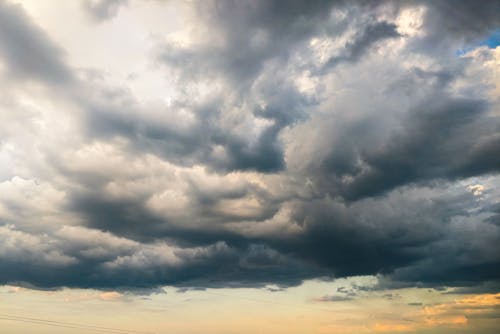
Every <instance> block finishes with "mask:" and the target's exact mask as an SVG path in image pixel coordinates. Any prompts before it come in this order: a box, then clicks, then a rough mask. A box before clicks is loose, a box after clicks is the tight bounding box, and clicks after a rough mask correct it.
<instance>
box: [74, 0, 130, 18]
mask: <svg viewBox="0 0 500 334" xmlns="http://www.w3.org/2000/svg"><path fill="white" fill-rule="evenodd" d="M127 2H128V0H83V1H82V7H83V8H84V9H85V11H86V12H87V13H88V14H89V15H90V17H92V18H93V19H94V20H96V21H98V22H102V21H104V20H107V19H110V18H113V17H114V16H115V15H116V14H117V13H118V11H119V9H120V7H122V6H124V5H126V4H127Z"/></svg>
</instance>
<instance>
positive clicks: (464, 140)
mask: <svg viewBox="0 0 500 334" xmlns="http://www.w3.org/2000/svg"><path fill="white" fill-rule="evenodd" d="M487 108H488V106H487V102H486V101H482V100H473V99H456V98H454V99H452V98H449V97H447V96H445V95H431V96H428V97H426V100H425V101H423V102H421V103H420V104H418V105H416V106H414V107H413V110H411V111H410V113H409V115H408V117H407V119H405V120H404V121H403V125H402V129H398V130H395V131H393V134H392V135H391V136H389V137H388V139H387V140H386V141H385V142H383V143H381V144H380V145H378V146H376V147H366V146H364V145H365V144H364V143H363V142H359V141H358V142H355V143H352V141H351V142H347V143H346V142H344V141H339V142H338V144H337V145H338V146H335V147H334V148H333V149H332V153H331V154H330V155H329V156H328V157H327V159H325V160H324V162H323V164H322V166H321V171H322V173H320V174H317V175H316V177H320V180H319V181H318V182H319V183H320V184H322V185H327V187H328V188H326V189H325V190H326V191H329V190H327V189H331V190H332V191H333V192H332V193H333V194H334V195H340V196H342V197H343V198H344V199H346V200H357V199H360V198H363V197H370V196H376V195H380V194H383V193H384V192H386V191H388V190H391V189H394V188H396V187H399V186H402V185H405V184H411V183H415V182H429V181H432V180H439V179H448V180H455V179H460V178H466V177H470V176H476V175H482V174H488V173H496V172H498V171H499V170H500V158H499V155H498V154H495V152H499V149H500V146H499V137H498V135H497V133H498V130H499V120H498V117H495V116H489V115H485V111H486V110H487ZM362 128H363V127H361V129H362ZM355 129H356V128H355V127H351V128H348V129H346V132H351V133H353V131H355ZM346 138H348V137H346ZM345 177H348V179H347V181H341V180H342V178H345ZM336 191H338V193H335V192H336Z"/></svg>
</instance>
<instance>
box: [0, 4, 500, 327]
mask: <svg viewBox="0 0 500 334" xmlns="http://www.w3.org/2000/svg"><path fill="white" fill-rule="evenodd" d="M124 4H125V2H109V1H108V2H99V3H90V2H86V3H85V6H84V8H86V9H84V10H90V12H91V13H93V15H94V16H95V17H96V18H97V19H98V20H101V21H102V20H104V19H106V18H110V17H113V16H114V15H115V14H116V12H117V11H118V9H120V8H121V9H122V10H124V11H127V15H136V14H134V10H133V9H134V7H133V6H134V5H135V4H133V3H131V4H130V5H129V6H127V7H123V6H124ZM144 6H145V7H144V8H146V9H147V8H148V7H147V6H148V4H144ZM159 6H160V5H159ZM165 6H166V5H165ZM172 6H175V4H173V5H172ZM178 6H179V8H181V9H182V10H179V12H178V13H179V16H182V17H183V20H184V21H182V20H180V21H179V22H177V23H178V26H177V25H175V24H173V26H175V27H174V28H172V29H173V30H172V31H169V32H168V33H165V32H164V31H161V30H159V33H158V34H155V32H154V31H153V32H152V33H151V34H149V30H148V36H150V37H148V38H146V37H144V31H143V30H141V29H142V28H138V27H137V26H135V25H130V26H127V29H130V31H131V34H133V33H135V34H136V35H133V36H141V37H140V38H137V39H135V38H134V39H133V43H138V44H140V43H146V44H148V45H147V47H145V46H144V45H142V44H141V47H142V48H140V50H143V49H144V48H147V49H149V50H150V52H149V53H144V54H143V52H142V51H140V52H137V53H133V52H132V49H133V48H132V47H131V50H130V51H131V52H132V53H133V57H136V56H137V64H138V65H137V66H138V68H140V69H141V70H140V71H139V72H141V73H140V74H138V75H137V76H136V77H135V78H133V79H131V77H130V76H129V74H130V73H129V72H128V69H123V73H121V72H120V71H118V72H120V73H116V71H115V70H114V67H109V68H94V69H80V68H76V67H75V68H73V67H71V66H70V65H69V64H72V62H71V59H68V60H66V57H67V56H68V55H71V54H74V53H68V54H66V55H65V52H64V51H63V49H64V47H66V45H61V46H57V45H56V43H55V42H54V40H55V38H53V37H51V36H48V34H47V33H46V32H44V31H43V30H42V27H39V26H37V25H35V24H34V23H33V22H34V19H32V18H31V17H29V16H28V14H27V13H26V12H25V11H24V10H23V9H22V7H21V6H16V5H11V4H9V3H4V4H1V5H0V16H4V17H5V20H0V22H1V23H0V34H1V35H2V36H3V37H4V38H1V40H2V42H0V64H1V66H0V69H1V72H2V74H3V76H2V77H1V78H0V80H1V82H2V85H3V86H4V87H5V92H6V93H3V94H2V93H0V94H1V95H0V96H1V97H2V99H0V117H1V118H2V120H4V122H2V124H0V134H1V137H2V139H1V141H0V162H1V163H2V166H5V167H4V168H2V170H1V171H0V193H2V194H3V196H2V197H1V199H0V238H1V239H2V243H1V246H0V269H1V270H0V283H2V284H14V283H16V284H17V283H22V284H24V285H27V286H34V287H38V288H60V287H63V286H68V287H84V288H89V287H93V288H101V289H106V290H113V291H115V290H116V291H124V290H127V289H130V290H134V289H135V291H138V290H137V289H146V290H147V289H153V290H154V289H156V288H157V287H159V286H162V285H175V286H178V287H179V288H206V287H236V286H257V287H266V286H267V285H273V286H276V287H277V288H279V289H281V288H284V287H288V286H294V285H298V284H300V283H301V282H302V281H303V280H305V279H312V278H318V279H331V278H334V277H335V278H339V277H350V276H355V275H374V276H376V277H377V278H378V283H377V285H376V286H374V287H370V288H369V289H373V290H376V289H387V288H401V287H408V286H427V287H433V288H439V287H443V286H451V287H455V288H456V290H454V291H457V292H458V291H460V290H461V289H463V291H470V290H468V289H482V290H481V291H482V292H484V291H495V290H497V289H498V277H499V274H500V273H499V271H498V269H497V268H499V265H498V264H499V263H500V258H499V256H498V254H500V250H499V246H498V245H499V244H500V243H499V242H498V241H499V240H500V225H499V224H498V213H499V210H498V196H499V192H498V190H497V189H499V179H498V171H499V170H500V161H499V160H498V159H499V158H498V157H499V155H498V154H496V153H497V152H498V151H499V150H500V141H499V140H500V139H499V136H498V132H499V131H498V130H499V118H498V117H499V115H498V110H499V109H498V107H499V105H500V104H499V101H498V98H497V97H496V95H495V92H496V90H498V82H497V81H498V80H496V79H495V77H494V73H495V72H494V70H495V68H496V67H495V64H496V62H498V52H497V51H496V50H494V49H489V48H487V47H484V46H483V47H478V48H477V49H475V50H472V51H470V52H468V53H467V54H465V55H462V56H457V55H456V53H455V51H456V50H458V49H460V48H461V47H462V44H464V43H468V41H469V40H471V39H475V38H483V39H484V36H485V34H487V33H488V31H490V30H491V29H493V28H495V25H496V22H497V21H496V19H497V15H495V14H494V11H493V9H494V6H495V5H492V4H490V3H486V2H485V3H484V4H483V3H481V4H475V6H477V7H478V8H476V7H474V8H471V7H470V5H468V4H465V3H462V2H456V3H454V4H453V5H452V4H451V3H448V2H440V4H434V3H433V2H432V3H431V2H426V1H415V2H405V3H404V4H400V3H395V2H391V1H387V2H380V3H377V4H368V3H365V2H356V3H352V2H343V1H339V2H331V1H324V2H323V1H314V2H305V1H292V2H290V3H288V4H287V5H286V6H285V5H283V4H282V3H281V2H276V1H253V2H248V3H246V2H232V1H220V2H202V3H182V4H178ZM447 6H448V7H449V6H454V7H453V10H446V7H447ZM141 8H142V7H141ZM144 8H143V10H146V9H144ZM155 8H156V7H155ZM175 8H177V7H175ZM465 9H470V10H465ZM79 10H82V8H80V9H79ZM448 13H449V15H450V17H448V16H447V15H448ZM459 13H460V14H459ZM480 14H481V15H483V14H484V15H485V19H484V20H479V19H478V18H479V17H480ZM137 15H138V14H137ZM459 17H460V18H461V19H460V20H461V21H462V22H466V23H470V25H467V24H465V25H461V26H460V28H457V29H451V30H450V29H449V28H450V27H451V28H453V27H455V26H456V22H455V21H454V20H455V19H458V18H459ZM440 19H442V20H443V26H440V25H439V24H437V22H439V20H440ZM118 21H120V20H113V21H109V22H108V23H107V24H104V25H99V28H98V29H102V30H106V29H111V30H112V31H115V32H116V31H121V30H120V29H123V28H124V27H123V26H121V24H123V23H121V22H118ZM476 21H478V22H476ZM479 21H480V22H479ZM37 22H38V21H37ZM40 22H43V21H40ZM473 22H476V23H474V24H473ZM80 23H81V22H80ZM177 23H176V24H177ZM82 24H83V23H82ZM84 25H86V27H88V29H89V31H90V32H92V33H96V31H97V30H95V29H97V28H95V27H94V25H92V24H90V23H89V22H88V21H85V23H84ZM115 25H116V26H115ZM152 26H154V25H152ZM150 28H151V27H150V26H148V29H150ZM153 28H154V27H153ZM153 28H151V29H153ZM93 29H94V30H93ZM176 29H177V30H176ZM153 30H154V29H153ZM127 31H128V30H127ZM160 35H161V36H162V37H161V38H158V36H160ZM131 36H132V35H131ZM143 37H144V38H143ZM62 40H64V39H62ZM137 41H140V42H137ZM146 41H147V42H146ZM89 43H90V44H91V41H90V42H89ZM131 43H132V42H131ZM63 44H64V43H63ZM114 47H116V46H114ZM127 47H128V46H127ZM110 48H113V46H111V45H110ZM120 50H121V49H120ZM134 50H135V49H134ZM75 52H77V51H75ZM88 52H89V53H92V50H91V48H90V49H89V51H88ZM116 52H118V51H116ZM134 52H135V51H134ZM94 56H95V55H94ZM125 56H126V55H125V54H123V57H125ZM131 57H132V56H131ZM89 59H92V57H89ZM135 63H136V62H135V61H134V64H135ZM144 64H147V66H146V65H144ZM96 67H98V66H97V65H96ZM134 71H135V69H134ZM110 72H111V73H110ZM89 73H94V74H96V73H98V74H99V75H88V74H89ZM153 77H154V78H155V80H158V81H157V82H156V81H155V82H154V83H151V82H150V79H151V78H153ZM124 78H127V79H124ZM495 80H496V81H495ZM31 82H35V83H36V84H35V85H30V84H27V83H31ZM20 83H22V84H20ZM141 85H143V86H141ZM151 85H153V86H155V89H152V88H151ZM138 87H142V88H141V89H142V90H141V89H138ZM145 87H146V88H147V89H146V88H145ZM40 88H41V89H40ZM144 90H147V91H148V92H149V91H151V95H155V94H156V93H155V92H159V93H157V94H156V96H154V97H151V96H144V95H143V94H142V93H141V92H144ZM167 97H168V98H167ZM54 268H55V269H57V270H54ZM366 289H368V288H366ZM140 291H144V290H140ZM361 291H363V290H362V288H361V287H358V288H356V287H352V288H351V289H348V290H339V291H337V293H335V294H333V295H327V296H324V297H322V300H324V301H328V300H334V301H339V300H347V299H350V298H354V297H355V296H357V295H358V294H360V293H362V292H361ZM386 298H393V296H386ZM383 325H384V324H380V326H382V327H380V326H379V329H380V330H382V328H383ZM395 329H396V330H397V329H398V328H395ZM400 329H401V328H400Z"/></svg>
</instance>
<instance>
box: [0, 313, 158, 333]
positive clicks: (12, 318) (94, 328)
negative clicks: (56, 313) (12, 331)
mask: <svg viewBox="0 0 500 334" xmlns="http://www.w3.org/2000/svg"><path fill="white" fill-rule="evenodd" d="M0 320H10V321H17V322H25V323H33V324H38V325H47V326H53V327H63V328H74V329H85V330H89V331H94V332H104V333H115V334H153V333H151V332H143V331H135V330H126V329H119V328H112V327H102V326H95V325H85V324H77V323H73V322H64V321H56V320H46V319H40V318H31V317H23V316H17V315H10V314H0Z"/></svg>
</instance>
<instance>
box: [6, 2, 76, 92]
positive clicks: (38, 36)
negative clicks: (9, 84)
mask: <svg viewBox="0 0 500 334" xmlns="http://www.w3.org/2000/svg"><path fill="white" fill-rule="evenodd" d="M0 57H1V58H2V59H3V61H4V62H5V67H6V69H5V70H6V72H7V74H8V75H9V78H12V80H14V81H16V80H19V79H25V80H26V79H28V80H30V79H31V80H40V81H42V82H44V83H47V84H50V85H64V84H67V83H69V82H71V81H72V80H73V76H72V73H71V71H70V69H69V68H68V67H67V66H66V64H65V63H64V59H63V52H62V50H61V49H60V48H59V47H57V46H56V45H55V44H54V43H53V42H52V41H51V40H50V38H49V36H47V34H46V33H45V32H44V31H43V30H41V29H40V28H39V27H37V26H36V25H35V24H34V23H33V22H32V21H31V19H30V18H29V17H28V16H27V15H26V13H25V12H24V10H23V8H22V7H21V6H19V5H13V4H9V3H6V2H2V3H0Z"/></svg>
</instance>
